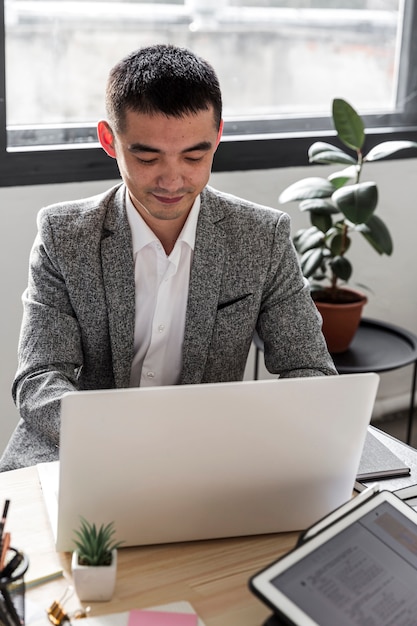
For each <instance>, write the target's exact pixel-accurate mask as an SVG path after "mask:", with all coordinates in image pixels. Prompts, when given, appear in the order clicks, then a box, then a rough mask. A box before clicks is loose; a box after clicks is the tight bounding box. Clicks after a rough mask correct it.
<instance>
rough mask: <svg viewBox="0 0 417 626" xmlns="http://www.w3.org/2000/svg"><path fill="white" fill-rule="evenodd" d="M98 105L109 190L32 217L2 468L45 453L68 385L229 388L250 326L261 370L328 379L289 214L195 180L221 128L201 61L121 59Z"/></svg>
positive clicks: (214, 85)
mask: <svg viewBox="0 0 417 626" xmlns="http://www.w3.org/2000/svg"><path fill="white" fill-rule="evenodd" d="M106 108H107V116H108V119H107V120H106V121H104V120H102V121H100V122H99V123H98V137H99V140H100V143H101V145H102V147H103V148H104V150H105V151H106V153H107V154H108V155H109V156H110V157H111V158H114V159H117V163H118V167H119V170H120V174H121V177H122V179H123V183H122V184H120V185H117V186H116V187H114V188H112V189H110V190H108V191H106V192H105V193H103V194H102V195H100V196H97V197H93V198H89V199H84V200H80V201H78V202H66V203H60V204H56V205H53V206H49V207H46V208H44V209H43V210H42V211H41V212H40V214H39V217H38V231H39V232H38V235H37V238H36V241H35V244H34V247H33V249H32V253H31V260H30V276H29V284H28V288H27V290H26V291H25V293H24V296H23V304H24V316H23V323H22V330H21V337H20V342H19V364H18V371H17V373H16V378H15V381H14V384H13V397H14V399H15V402H16V405H17V407H18V409H19V411H20V415H21V420H20V422H19V424H18V426H17V428H16V430H15V432H14V433H13V435H12V438H11V440H10V442H9V444H8V447H7V449H6V451H5V453H4V455H3V458H2V461H1V463H0V469H2V470H5V469H12V468H16V467H21V466H26V465H31V464H34V463H38V462H42V461H51V460H55V459H57V458H58V449H59V423H60V418H59V412H60V399H61V397H62V395H63V394H64V393H65V392H67V391H71V390H79V389H103V388H113V387H128V386H138V385H141V386H145V385H169V384H193V383H201V382H204V383H210V382H222V381H232V380H241V379H242V377H243V374H244V369H245V365H246V360H247V356H248V352H249V348H250V345H251V342H252V337H253V333H254V331H255V329H256V330H257V331H258V333H259V335H260V337H261V338H262V339H263V340H264V343H265V362H266V365H267V367H268V369H269V371H271V372H273V373H276V374H279V375H280V376H313V375H323V374H335V373H336V371H335V369H334V366H333V363H332V360H331V358H330V356H329V354H328V352H327V349H326V346H325V342H324V339H323V336H322V334H321V327H320V318H319V316H318V313H317V311H316V309H315V306H314V304H313V302H312V300H311V297H310V294H309V289H308V285H307V284H306V282H305V280H304V279H303V277H302V275H301V273H300V269H299V264H298V260H297V257H296V254H295V252H294V249H293V246H292V243H291V239H290V228H289V218H288V216H287V215H286V214H284V213H282V212H280V211H277V210H274V209H269V208H266V207H261V206H258V205H255V204H253V203H250V202H247V201H244V200H242V199H239V198H236V197H233V196H230V195H227V194H224V193H220V192H218V191H215V190H214V189H211V188H210V187H208V186H207V183H208V180H209V177H210V172H211V166H212V161H213V157H214V154H215V151H216V148H217V146H218V145H219V142H220V138H221V133H222V126H223V122H222V100H221V93H220V87H219V83H218V80H217V77H216V74H215V73H214V71H213V69H212V68H211V67H210V65H209V64H207V63H206V62H205V61H203V60H202V59H200V58H198V57H197V56H196V55H194V54H193V53H192V52H190V51H188V50H184V49H179V48H176V47H173V46H164V45H159V46H152V47H149V48H145V49H142V50H139V51H137V52H134V53H132V54H131V55H129V56H128V57H127V58H125V59H123V60H122V61H121V62H120V63H119V64H117V65H116V66H115V67H114V68H113V70H112V71H111V73H110V76H109V80H108V85H107V92H106ZM115 419H117V416H115ZM80 436H82V434H80Z"/></svg>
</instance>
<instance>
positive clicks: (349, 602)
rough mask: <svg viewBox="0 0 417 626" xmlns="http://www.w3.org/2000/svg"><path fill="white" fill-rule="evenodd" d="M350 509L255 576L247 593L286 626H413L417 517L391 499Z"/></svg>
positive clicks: (384, 495) (379, 497)
mask: <svg viewBox="0 0 417 626" xmlns="http://www.w3.org/2000/svg"><path fill="white" fill-rule="evenodd" d="M349 508H350V510H349ZM349 508H348V512H347V513H346V514H343V507H342V508H341V509H340V512H341V517H340V518H339V519H338V520H337V521H334V522H333V523H332V524H331V525H330V526H328V527H324V528H323V529H322V530H321V531H320V532H318V533H317V534H314V533H312V534H311V535H310V537H311V538H310V539H308V540H307V541H304V542H302V543H301V544H299V545H297V547H296V548H294V549H293V550H292V551H291V552H289V553H288V554H286V555H285V556H283V557H282V558H280V559H279V560H278V561H275V562H274V563H272V564H271V565H269V566H268V567H266V568H265V569H263V570H262V571H260V572H258V573H257V574H255V575H254V576H253V577H252V578H251V579H250V581H249V587H250V589H251V591H252V592H253V593H254V594H255V595H257V596H258V597H259V598H260V599H261V600H262V601H263V602H265V603H266V604H267V605H268V606H270V607H271V608H272V609H273V611H274V612H275V613H276V614H277V616H278V617H279V618H280V619H281V621H282V622H283V623H286V624H293V625H297V626H300V625H302V626H335V624H337V626H354V625H357V626H364V625H365V624H366V626H388V625H390V626H392V625H394V624H395V626H402V625H409V624H415V623H416V620H417V617H416V616H417V593H416V589H417V512H416V511H415V510H414V509H412V508H411V507H410V506H409V505H408V504H406V503H405V502H403V501H402V500H400V499H399V498H398V497H397V496H395V495H394V494H393V493H391V492H389V491H382V492H379V493H376V494H374V495H373V496H372V497H371V498H370V499H368V500H367V501H366V502H364V503H363V504H361V505H360V506H358V507H357V508H356V509H353V510H352V507H351V505H350V507H349Z"/></svg>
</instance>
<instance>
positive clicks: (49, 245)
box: [12, 217, 83, 444]
mask: <svg viewBox="0 0 417 626" xmlns="http://www.w3.org/2000/svg"><path fill="white" fill-rule="evenodd" d="M23 308H24V313H23V321H22V327H21V333H20V340H19V348H18V370H17V373H16V377H15V380H14V382H13V388H12V394H13V398H14V400H15V403H16V406H17V408H18V409H19V412H20V415H21V417H22V418H23V419H24V420H25V421H26V422H27V425H28V426H29V427H30V428H32V429H33V430H35V431H37V432H40V433H41V434H42V435H43V436H44V437H46V438H47V439H49V440H50V441H51V442H52V443H53V444H57V443H58V441H59V422H60V420H59V411H60V399H61V397H62V395H63V394H64V393H65V392H67V391H72V390H74V389H76V388H77V378H78V373H79V371H80V368H81V366H82V362H83V354H82V345H81V337H80V331H79V327H78V323H77V320H76V317H75V315H74V312H73V309H72V306H71V302H70V298H69V295H68V292H67V288H66V285H65V280H64V278H63V276H62V275H61V273H60V269H59V266H58V263H57V255H56V251H55V248H54V241H53V236H52V233H51V230H50V228H49V224H48V219H47V217H43V218H41V217H40V219H39V234H38V236H37V238H36V240H35V243H34V246H33V248H32V251H31V255H30V268H29V281H28V287H27V289H26V291H25V293H24V295H23Z"/></svg>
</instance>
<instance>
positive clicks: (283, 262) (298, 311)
mask: <svg viewBox="0 0 417 626" xmlns="http://www.w3.org/2000/svg"><path fill="white" fill-rule="evenodd" d="M270 260H271V264H270V270H269V275H268V278H267V281H266V283H265V287H264V294H263V300H262V307H261V311H260V315H259V318H258V324H257V332H258V334H259V336H260V337H261V339H262V340H263V342H264V350H265V365H266V367H267V369H268V371H270V372H271V373H276V374H280V376H281V377H300V376H317V375H323V374H326V375H332V374H337V370H336V368H335V366H334V363H333V360H332V358H331V356H330V354H329V352H328V350H327V346H326V342H325V339H324V337H323V334H322V332H321V316H320V314H319V312H318V310H317V307H316V306H315V304H314V302H313V300H312V298H311V294H310V287H309V284H308V281H307V280H306V279H305V278H304V277H303V275H302V272H301V269H300V265H299V262H298V257H297V253H296V251H295V249H294V246H293V243H292V240H291V236H290V218H289V216H288V215H287V214H286V213H282V214H281V216H280V218H279V220H278V221H277V224H276V228H275V236H274V239H273V244H272V250H271V254H270Z"/></svg>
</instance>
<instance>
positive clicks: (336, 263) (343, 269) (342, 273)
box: [330, 256, 353, 281]
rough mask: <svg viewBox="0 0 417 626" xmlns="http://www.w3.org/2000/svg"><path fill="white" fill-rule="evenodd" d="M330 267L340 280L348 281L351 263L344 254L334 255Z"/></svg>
mask: <svg viewBox="0 0 417 626" xmlns="http://www.w3.org/2000/svg"><path fill="white" fill-rule="evenodd" d="M330 267H331V268H332V272H333V273H334V274H336V276H337V277H338V278H340V280H344V281H348V280H349V278H350V277H351V275H352V269H353V268H352V265H351V263H350V262H349V261H348V260H347V259H346V257H344V256H337V257H335V258H334V259H333V260H332V261H331V263H330Z"/></svg>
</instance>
